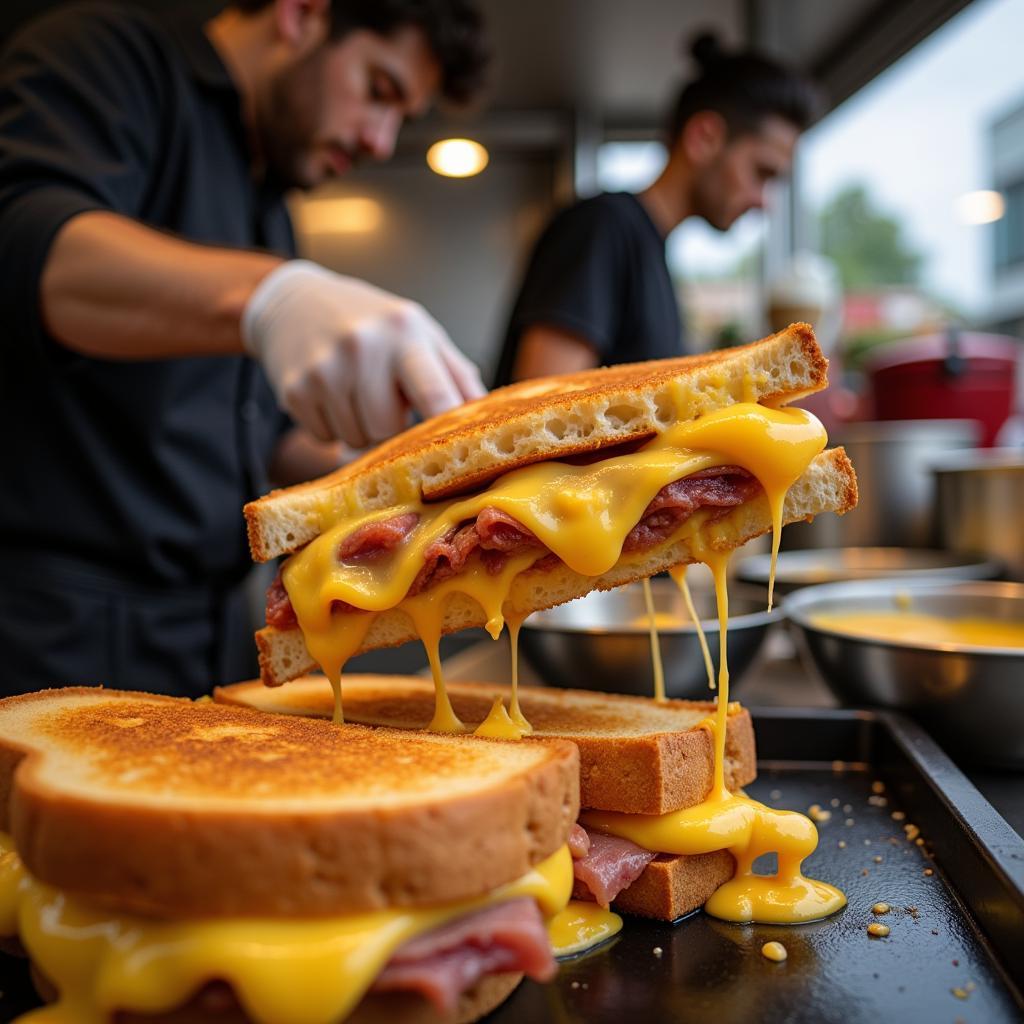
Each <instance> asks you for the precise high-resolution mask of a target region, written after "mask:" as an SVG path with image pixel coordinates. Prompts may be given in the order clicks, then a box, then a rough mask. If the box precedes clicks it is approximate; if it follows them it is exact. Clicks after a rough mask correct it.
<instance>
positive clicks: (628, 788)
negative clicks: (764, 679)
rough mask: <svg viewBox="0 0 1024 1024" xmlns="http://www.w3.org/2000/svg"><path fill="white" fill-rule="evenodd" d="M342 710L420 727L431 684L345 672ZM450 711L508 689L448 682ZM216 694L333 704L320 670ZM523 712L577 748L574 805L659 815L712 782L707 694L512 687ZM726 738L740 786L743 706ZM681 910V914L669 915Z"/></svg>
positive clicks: (751, 766) (750, 770)
mask: <svg viewBox="0 0 1024 1024" xmlns="http://www.w3.org/2000/svg"><path fill="white" fill-rule="evenodd" d="M342 685H343V692H344V701H345V716H346V718H347V719H348V720H350V721H353V722H362V723H364V724H367V725H376V726H388V727H394V728H399V729H422V728H423V727H424V726H426V724H427V723H428V722H429V721H430V718H431V715H432V714H433V711H434V687H433V684H432V683H430V682H429V681H428V680H426V679H421V678H419V677H418V676H369V675H366V676H361V675H352V676H344V677H343V678H342ZM448 694H449V696H450V697H451V701H452V705H453V707H454V708H455V711H456V714H458V716H459V718H461V719H462V721H463V722H464V723H466V724H467V725H468V726H469V727H470V728H473V727H475V726H476V725H478V724H479V723H480V722H482V721H483V720H484V718H485V717H486V715H487V712H488V711H489V710H490V707H491V704H492V703H493V701H494V698H495V697H498V696H508V687H507V686H499V685H497V684H494V683H454V682H453V683H449V684H448ZM214 699H215V700H216V701H218V702H221V703H225V704H234V705H242V706H246V707H251V708H258V709H259V710H261V711H272V712H279V713H284V714H293V715H311V716H316V717H319V718H330V716H331V713H332V711H333V708H334V703H333V695H332V693H331V688H330V685H329V684H328V682H327V680H326V679H325V678H324V677H323V676H319V675H315V676H306V677H305V678H303V679H298V680H296V681H294V682H293V683H291V684H290V685H288V686H283V687H277V688H270V687H266V686H263V685H262V683H260V682H259V680H256V681H254V682H249V683H236V684H235V685H233V686H221V687H218V688H217V689H216V690H215V691H214ZM519 702H520V705H521V707H522V709H523V714H524V715H526V717H527V718H528V719H529V721H530V723H531V724H532V725H533V727H534V730H535V732H534V736H535V737H536V738H538V739H542V740H551V739H555V740H570V741H572V742H573V743H575V744H576V746H577V747H579V751H580V806H581V807H586V808H589V809H592V810H604V811H622V812H624V813H626V814H665V813H667V812H668V811H676V810H680V809H681V808H683V807H692V806H693V805H694V804H698V803H700V802H701V800H703V799H704V798H705V797H706V796H707V794H708V792H709V791H710V789H711V781H712V775H713V772H714V749H713V743H712V738H711V733H710V732H709V731H708V730H707V729H705V728H702V725H701V723H703V722H704V721H705V720H706V719H708V718H709V717H710V716H711V715H713V714H714V710H715V705H714V704H713V703H711V702H705V701H688V700H670V701H666V702H665V703H664V704H656V703H655V702H654V701H652V700H648V699H647V698H646V697H629V696H625V695H621V694H608V693H593V692H592V691H589V690H554V689H547V688H545V687H539V686H522V687H520V688H519ZM730 712H731V713H730V715H729V720H728V727H727V730H726V739H725V781H726V785H728V786H729V787H730V789H736V788H738V787H740V786H746V785H747V784H748V783H750V782H753V781H754V779H755V777H756V775H757V760H756V755H755V751H754V728H753V725H752V724H751V721H750V714H749V713H748V712H747V711H746V709H744V708H740V707H739V706H738V705H733V706H731V708H730ZM676 916H678V915H676Z"/></svg>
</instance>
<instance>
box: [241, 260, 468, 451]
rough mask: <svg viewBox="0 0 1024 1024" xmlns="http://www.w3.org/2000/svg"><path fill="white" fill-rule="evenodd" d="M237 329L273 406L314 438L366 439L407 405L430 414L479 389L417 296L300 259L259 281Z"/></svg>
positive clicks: (359, 442)
mask: <svg viewBox="0 0 1024 1024" xmlns="http://www.w3.org/2000/svg"><path fill="white" fill-rule="evenodd" d="M241 331H242V343H243V345H244V346H245V350H246V351H247V352H248V353H249V354H250V355H251V356H253V357H254V358H255V359H257V360H258V361H259V362H260V363H261V364H262V365H263V369H264V370H265V371H266V374H267V377H268V379H269V381H270V386H271V387H272V388H273V390H274V394H275V395H276V397H277V401H278V403H279V404H280V406H281V407H282V408H283V409H285V410H286V411H287V412H288V413H289V414H290V415H291V416H292V417H293V418H294V419H295V421H296V422H297V423H299V424H300V425H301V426H303V427H305V428H306V429H307V430H308V431H309V432H310V433H312V434H313V435H314V436H315V437H318V438H319V439H320V440H322V441H331V440H341V441H344V442H345V443H346V444H349V445H351V446H352V447H353V448H365V447H366V446H367V445H368V444H373V443H376V442H378V441H383V440H384V439H385V438H388V437H392V436H393V435H394V434H397V433H398V432H399V431H400V430H402V429H403V428H404V427H405V426H406V425H407V420H408V414H409V408H410V407H412V408H413V409H415V410H416V411H417V412H418V413H419V414H420V415H421V416H423V417H424V418H427V417H430V416H436V415H437V414H438V413H441V412H444V411H445V410H447V409H451V408H453V407H454V406H457V405H461V404H462V403H463V402H464V401H466V400H467V399H471V398H479V397H480V396H481V395H483V394H484V393H485V390H486V389H485V388H484V386H483V383H482V382H481V380H480V373H479V371H478V370H477V368H476V366H474V365H473V363H471V362H470V361H469V360H468V359H467V358H466V357H465V356H464V355H463V354H462V353H461V352H460V351H459V350H458V349H457V348H456V347H455V345H454V344H453V343H452V341H451V339H450V338H449V337H448V335H447V334H446V333H445V331H444V328H443V327H441V325H440V324H439V323H438V322H437V321H436V320H435V319H434V318H433V317H432V316H430V314H429V313H427V311H426V310H425V309H424V308H423V307H422V306H420V305H419V304H418V303H415V302H412V301H410V300H409V299H403V298H401V297H399V296H397V295H392V294H391V293H390V292H386V291H383V290H382V289H380V288H376V287H374V286H373V285H372V284H367V283H366V282H365V281H359V280H357V279H356V278H353V277H345V276H343V275H341V274H335V273H334V272H333V271H330V270H327V269H326V268H324V267H321V266H319V265H318V264H316V263H311V262H309V261H308V260H290V261H289V262H287V263H284V264H282V265H281V266H280V267H278V268H277V269H276V270H274V271H272V272H271V273H270V274H268V275H267V276H266V277H265V278H264V279H263V280H262V281H261V282H260V284H259V285H258V286H257V288H256V290H255V291H254V292H253V294H252V297H251V298H250V299H249V302H248V305H247V306H246V307H245V311H244V312H243V314H242V322H241Z"/></svg>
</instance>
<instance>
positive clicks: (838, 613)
mask: <svg viewBox="0 0 1024 1024" xmlns="http://www.w3.org/2000/svg"><path fill="white" fill-rule="evenodd" d="M785 609H786V612H787V614H788V616H789V619H790V621H791V623H792V624H793V628H794V629H795V630H796V631H797V632H798V634H799V638H800V643H801V647H802V653H803V654H804V656H805V658H806V659H807V660H808V661H809V662H810V663H811V665H813V667H814V668H815V669H816V670H817V671H818V672H819V673H820V675H821V676H822V677H823V679H824V680H825V682H826V683H827V684H828V686H829V687H830V689H831V690H832V692H833V693H834V694H835V695H836V697H837V698H838V699H839V701H840V702H841V703H842V704H844V705H847V706H851V707H882V708H889V709H892V710H897V711H902V712H905V713H908V714H910V715H913V716H914V717H916V718H918V719H919V720H920V721H921V722H922V723H923V724H924V725H925V727H926V728H927V729H929V731H930V732H931V733H932V734H933V735H934V737H935V738H936V739H937V740H938V741H939V742H940V743H941V744H942V745H943V746H945V747H946V748H947V749H949V750H950V751H951V752H953V753H955V754H956V755H957V756H958V757H959V758H960V759H961V760H966V761H970V762H973V763H983V764H993V765H1002V766H1009V767H1024V585H1022V584H1018V583H996V582H973V581H961V580H955V579H946V580H941V579H936V580H924V581H922V580H908V579H906V578H889V579H875V580H860V581H853V582H844V583H830V584H826V585H824V586H817V587H807V588H805V589H803V590H798V591H795V592H794V593H792V594H791V595H789V597H788V598H787V599H786V602H785Z"/></svg>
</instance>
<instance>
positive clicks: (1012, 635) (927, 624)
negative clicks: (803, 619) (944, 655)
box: [810, 609, 1024, 647]
mask: <svg viewBox="0 0 1024 1024" xmlns="http://www.w3.org/2000/svg"><path fill="white" fill-rule="evenodd" d="M810 621H811V624H812V625H813V626H818V627H819V628H821V629H830V630H835V631H836V632H837V633H849V634H851V635H853V636H862V637H867V638H869V639H872V640H895V641H898V642H900V643H908V644H930V645H931V644H936V645H940V644H959V645H963V646H965V647H1024V622H1003V621H1000V620H998V619H982V618H944V617H942V616H941V615H930V614H928V613H927V612H915V611H911V610H903V609H899V610H893V611H869V612H828V613H825V612H821V613H819V614H817V615H812V616H811V617H810Z"/></svg>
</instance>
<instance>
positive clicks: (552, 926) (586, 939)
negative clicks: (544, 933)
mask: <svg viewBox="0 0 1024 1024" xmlns="http://www.w3.org/2000/svg"><path fill="white" fill-rule="evenodd" d="M620 931H622V918H621V917H619V915H618V914H616V913H614V912H613V911H611V910H605V909H604V908H603V907H599V906H598V905H597V904H596V903H591V902H590V901H589V900H570V901H569V905H568V906H567V907H566V908H565V909H564V910H561V911H559V912H558V913H557V914H556V915H555V916H554V917H553V918H552V919H551V921H550V922H549V923H548V935H549V937H550V938H551V952H552V953H554V954H555V956H557V957H566V956H575V955H576V954H577V953H582V952H584V951H585V950H588V949H592V948H593V947H594V946H596V945H598V944H599V943H602V942H605V941H606V940H607V939H610V938H611V937H612V936H613V935H618V934H619V932H620Z"/></svg>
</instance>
